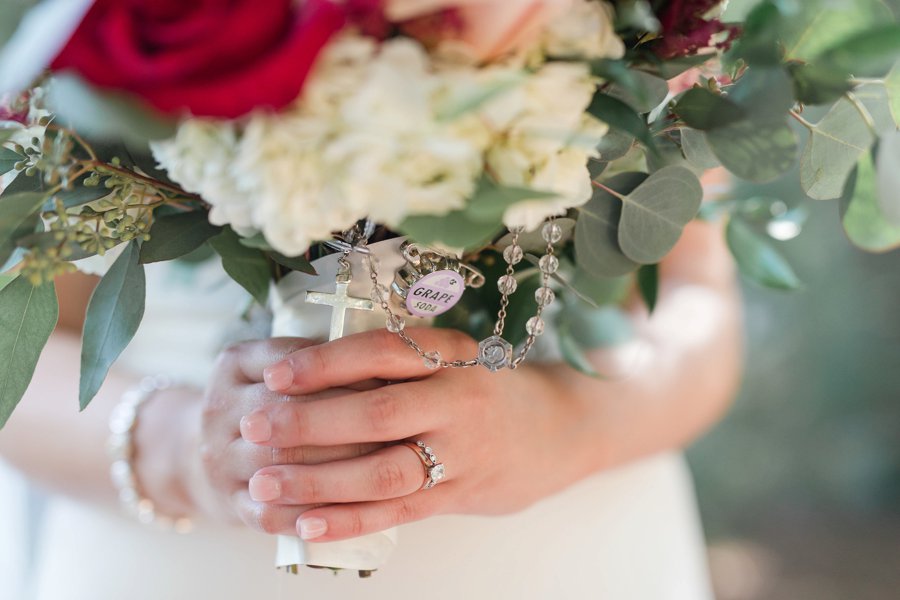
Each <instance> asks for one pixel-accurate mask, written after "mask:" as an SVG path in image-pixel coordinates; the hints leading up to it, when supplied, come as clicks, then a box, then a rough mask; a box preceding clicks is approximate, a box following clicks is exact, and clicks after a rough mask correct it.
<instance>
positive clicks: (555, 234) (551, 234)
mask: <svg viewBox="0 0 900 600" xmlns="http://www.w3.org/2000/svg"><path fill="white" fill-rule="evenodd" d="M562 236H563V232H562V227H560V226H559V223H556V222H555V221H551V222H549V223H545V224H544V228H543V229H541V237H543V238H544V241H545V242H547V243H548V244H556V243H558V242H559V240H561V239H562Z"/></svg>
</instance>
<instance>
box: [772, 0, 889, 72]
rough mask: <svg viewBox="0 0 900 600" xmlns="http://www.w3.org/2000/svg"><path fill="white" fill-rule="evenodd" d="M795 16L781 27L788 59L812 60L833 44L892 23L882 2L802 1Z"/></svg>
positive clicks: (887, 9) (856, 0) (870, 0)
mask: <svg viewBox="0 0 900 600" xmlns="http://www.w3.org/2000/svg"><path fill="white" fill-rule="evenodd" d="M797 8H798V9H799V12H798V14H795V15H790V16H788V18H787V19H785V21H784V24H783V30H784V31H783V34H782V35H781V37H782V42H783V44H784V47H785V53H786V55H787V57H788V58H790V59H799V60H803V61H812V60H813V59H815V58H816V57H817V56H819V55H820V54H821V53H822V52H824V51H825V50H827V49H828V48H829V47H831V46H833V45H834V44H835V41H836V40H845V39H850V38H852V37H854V36H856V35H857V34H860V33H862V32H864V31H867V30H870V29H872V28H874V27H877V26H879V25H882V24H884V23H890V22H892V21H894V15H893V13H892V12H891V10H890V9H889V8H888V7H887V6H885V4H884V2H883V1H882V0H841V1H837V2H835V1H833V0H803V2H802V3H798V4H797Z"/></svg>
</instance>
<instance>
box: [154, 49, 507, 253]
mask: <svg viewBox="0 0 900 600" xmlns="http://www.w3.org/2000/svg"><path fill="white" fill-rule="evenodd" d="M451 81H452V79H451V78H443V77H442V76H441V75H440V74H439V73H435V72H433V71H432V70H431V68H430V64H429V61H428V56H427V54H426V52H425V50H424V49H423V48H422V47H421V46H420V45H419V44H418V43H416V42H413V41H411V40H407V39H396V40H390V41H388V42H385V43H384V44H382V45H381V46H378V45H376V44H375V43H374V42H373V41H372V40H369V39H366V38H362V37H357V36H345V37H343V38H341V39H339V40H337V41H335V42H334V43H332V44H330V45H329V46H328V48H326V50H325V51H324V52H323V55H322V56H321V58H320V59H319V62H318V64H317V66H316V70H315V72H314V73H313V74H312V76H311V77H310V79H309V81H308V83H307V85H306V87H305V89H304V93H303V96H302V97H301V98H300V99H299V100H298V102H297V103H296V105H295V106H294V107H292V108H291V109H289V110H287V111H285V112H282V113H279V114H277V115H271V114H257V115H254V116H252V117H250V118H249V120H248V121H247V123H246V125H245V126H244V128H243V131H240V132H238V131H237V130H236V129H235V128H234V127H233V126H230V125H227V124H220V123H210V122H205V123H204V122H199V121H196V120H192V121H188V122H186V123H185V124H184V125H182V126H181V128H180V129H179V132H178V134H177V135H176V137H175V138H174V139H173V140H170V141H166V142H163V143H157V144H155V145H154V155H155V156H156V158H157V160H158V161H159V163H160V165H161V166H162V167H164V168H165V169H167V170H168V171H169V174H170V176H171V177H172V178H173V179H174V180H175V181H177V182H179V183H180V184H182V185H183V186H185V188H186V189H188V190H190V191H193V192H196V193H199V194H201V195H202V196H203V197H204V198H205V199H206V200H207V201H208V202H209V203H210V204H211V205H212V206H213V209H212V213H211V217H210V220H212V221H213V222H215V223H219V224H221V223H230V224H231V225H232V226H234V227H236V228H238V229H239V230H244V231H246V230H248V229H250V228H253V229H256V230H259V231H262V232H263V234H264V235H265V237H266V239H267V240H268V242H269V243H270V244H271V245H272V246H273V247H274V248H275V249H277V250H279V251H280V252H282V253H284V254H288V255H292V256H293V255H297V254H300V253H302V252H304V251H305V250H306V249H307V248H308V247H309V245H310V244H312V243H313V242H314V241H316V240H321V239H327V238H329V237H330V235H331V233H332V232H334V231H336V230H342V229H346V228H347V227H349V226H350V225H352V224H353V223H354V222H356V221H357V220H359V219H362V218H365V217H369V218H371V219H373V220H375V221H378V222H381V223H384V224H386V225H388V226H396V225H398V224H399V223H400V222H401V221H402V220H403V219H404V218H405V217H406V216H408V215H412V214H417V215H442V214H446V213H447V212H449V211H451V210H453V209H456V208H460V207H462V206H464V204H465V202H466V199H467V198H468V197H470V196H471V194H472V192H473V191H474V188H475V183H476V181H477V179H478V177H479V176H480V175H481V172H482V168H483V158H482V156H483V153H484V149H485V145H486V143H487V142H488V140H489V138H488V137H487V135H485V134H484V127H482V126H479V125H477V124H475V123H474V121H473V119H474V117H472V116H468V117H463V118H460V119H454V120H452V121H448V122H445V121H442V120H441V119H440V115H439V108H440V105H441V102H442V99H443V98H445V97H446V96H447V94H448V91H447V90H446V89H445V88H446V86H448V85H449V84H450V83H451ZM242 232H243V231H242Z"/></svg>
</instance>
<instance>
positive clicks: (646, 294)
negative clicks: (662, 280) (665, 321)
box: [637, 265, 659, 313]
mask: <svg viewBox="0 0 900 600" xmlns="http://www.w3.org/2000/svg"><path fill="white" fill-rule="evenodd" d="M637 283H638V290H640V292H641V298H643V300H644V304H646V305H647V310H648V311H649V312H651V313H652V312H653V309H654V308H656V300H657V299H658V298H659V265H643V266H642V267H641V268H640V269H638V272H637Z"/></svg>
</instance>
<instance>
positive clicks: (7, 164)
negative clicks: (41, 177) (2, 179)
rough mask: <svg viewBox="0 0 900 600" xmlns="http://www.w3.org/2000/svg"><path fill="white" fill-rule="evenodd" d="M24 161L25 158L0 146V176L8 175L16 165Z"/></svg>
mask: <svg viewBox="0 0 900 600" xmlns="http://www.w3.org/2000/svg"><path fill="white" fill-rule="evenodd" d="M22 160H25V157H24V156H22V155H21V154H19V153H18V152H14V151H12V150H10V149H9V148H4V147H2V146H0V175H3V174H5V173H9V172H10V171H12V170H13V169H14V168H15V167H16V163H18V162H21V161H22Z"/></svg>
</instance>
